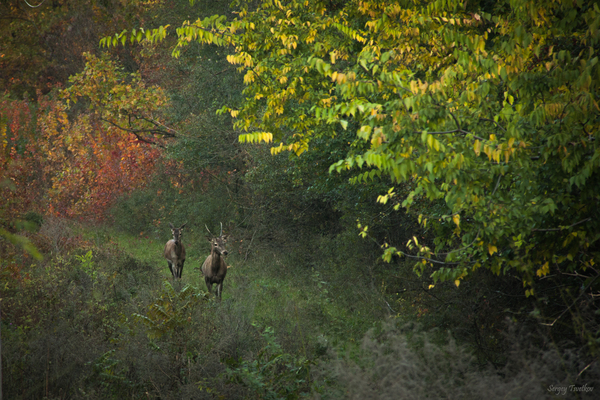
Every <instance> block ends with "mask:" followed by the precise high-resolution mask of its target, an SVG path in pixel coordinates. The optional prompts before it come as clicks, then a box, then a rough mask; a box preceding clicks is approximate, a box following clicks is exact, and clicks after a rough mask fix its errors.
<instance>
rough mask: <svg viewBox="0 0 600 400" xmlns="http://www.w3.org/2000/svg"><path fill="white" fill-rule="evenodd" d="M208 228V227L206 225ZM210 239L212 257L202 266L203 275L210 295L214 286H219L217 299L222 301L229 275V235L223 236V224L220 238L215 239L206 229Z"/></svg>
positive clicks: (207, 258)
mask: <svg viewBox="0 0 600 400" xmlns="http://www.w3.org/2000/svg"><path fill="white" fill-rule="evenodd" d="M205 226H206V225H205ZM206 230H207V231H208V233H210V235H211V236H210V237H208V238H207V239H208V241H209V242H210V255H209V256H208V257H206V260H204V264H202V275H204V282H205V283H206V287H207V288H208V293H209V294H212V285H213V284H215V283H216V284H217V289H216V297H217V299H219V300H221V295H222V294H223V281H224V280H225V275H226V274H227V264H226V263H225V258H224V257H225V256H226V255H227V254H228V252H227V249H226V248H225V245H226V244H227V238H228V237H229V235H225V236H223V223H221V233H220V234H219V236H218V237H215V236H214V235H213V234H212V233H211V232H210V229H208V226H207V227H206Z"/></svg>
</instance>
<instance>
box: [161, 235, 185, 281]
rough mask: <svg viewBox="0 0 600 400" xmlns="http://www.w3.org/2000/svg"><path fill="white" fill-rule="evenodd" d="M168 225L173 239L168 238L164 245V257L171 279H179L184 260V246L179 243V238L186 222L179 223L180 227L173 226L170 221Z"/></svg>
mask: <svg viewBox="0 0 600 400" xmlns="http://www.w3.org/2000/svg"><path fill="white" fill-rule="evenodd" d="M169 225H170V226H171V233H173V239H171V240H169V241H168V242H167V244H166V245H165V258H166V259H167V263H168V265H169V270H170V271H171V274H172V275H173V279H177V278H179V279H181V274H182V272H183V263H184V262H185V247H184V246H183V243H181V240H182V238H183V227H184V226H185V225H186V224H183V225H181V227H180V228H175V227H174V226H173V224H171V223H169Z"/></svg>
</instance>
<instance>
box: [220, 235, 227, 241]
mask: <svg viewBox="0 0 600 400" xmlns="http://www.w3.org/2000/svg"><path fill="white" fill-rule="evenodd" d="M221 237H222V238H223V240H224V241H227V239H229V235H225V236H221Z"/></svg>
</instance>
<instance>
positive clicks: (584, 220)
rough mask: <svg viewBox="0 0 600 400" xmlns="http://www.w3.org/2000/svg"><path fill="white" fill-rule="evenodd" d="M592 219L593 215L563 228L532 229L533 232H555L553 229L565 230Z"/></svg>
mask: <svg viewBox="0 0 600 400" xmlns="http://www.w3.org/2000/svg"><path fill="white" fill-rule="evenodd" d="M591 219H592V218H591V217H590V218H586V219H583V220H581V221H579V222H575V223H574V224H573V225H569V226H565V227H562V228H551V229H532V230H531V231H532V232H553V231H564V230H565V229H569V228H572V227H574V226H576V225H579V224H583V223H584V222H587V221H589V220H591Z"/></svg>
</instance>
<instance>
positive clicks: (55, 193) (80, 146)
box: [0, 95, 161, 220]
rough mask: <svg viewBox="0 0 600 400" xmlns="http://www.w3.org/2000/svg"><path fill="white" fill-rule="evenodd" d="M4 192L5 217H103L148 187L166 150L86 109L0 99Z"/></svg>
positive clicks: (45, 99) (0, 189) (0, 171)
mask: <svg viewBox="0 0 600 400" xmlns="http://www.w3.org/2000/svg"><path fill="white" fill-rule="evenodd" d="M0 146H2V148H1V154H0V182H1V186H0V193H1V194H2V198H3V199H5V201H4V202H3V205H2V208H3V209H2V210H0V212H1V213H2V215H4V216H5V217H9V216H13V217H14V216H19V215H21V214H23V213H24V212H27V211H36V212H39V213H42V214H53V215H58V216H64V217H70V218H80V219H86V220H89V219H92V220H101V219H103V217H104V215H105V212H106V210H107V209H108V208H109V207H110V206H111V205H112V204H113V202H114V201H115V200H116V199H117V198H118V197H119V196H121V195H123V194H125V193H128V192H130V191H132V190H134V189H136V188H139V187H142V186H144V185H145V184H146V183H147V181H148V179H149V178H150V177H151V176H152V174H153V173H154V171H155V168H156V165H157V164H156V163H157V161H158V159H159V157H160V155H161V152H160V150H159V149H157V148H155V147H151V146H149V145H148V144H145V143H142V142H140V141H138V140H137V139H136V138H135V136H134V135H132V134H129V133H125V132H123V131H120V130H118V129H117V128H110V127H109V128H107V127H105V126H103V125H102V124H100V123H97V122H96V121H94V119H93V118H88V117H87V116H85V115H83V116H80V117H78V118H77V119H75V120H74V121H72V122H71V121H70V120H69V119H68V118H67V114H66V111H65V109H64V105H63V104H62V103H60V102H58V101H56V100H53V99H51V98H50V97H47V96H41V95H40V96H39V98H38V104H37V105H35V104H30V103H28V102H27V101H14V100H7V99H4V100H2V101H1V102H0Z"/></svg>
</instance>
